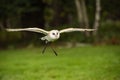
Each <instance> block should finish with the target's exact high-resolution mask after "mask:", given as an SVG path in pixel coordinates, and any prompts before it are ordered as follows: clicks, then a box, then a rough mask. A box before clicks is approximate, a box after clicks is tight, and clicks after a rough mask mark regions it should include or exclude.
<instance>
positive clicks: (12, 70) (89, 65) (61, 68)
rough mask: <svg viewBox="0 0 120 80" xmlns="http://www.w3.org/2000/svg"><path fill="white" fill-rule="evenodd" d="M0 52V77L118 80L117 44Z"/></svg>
mask: <svg viewBox="0 0 120 80" xmlns="http://www.w3.org/2000/svg"><path fill="white" fill-rule="evenodd" d="M57 52H58V53H59V55H58V56H55V55H54V54H53V53H52V51H51V50H50V49H47V50H46V52H45V54H44V55H43V54H41V48H34V49H17V50H6V51H5V50H4V51H0V80H120V46H85V47H76V48H62V49H57Z"/></svg>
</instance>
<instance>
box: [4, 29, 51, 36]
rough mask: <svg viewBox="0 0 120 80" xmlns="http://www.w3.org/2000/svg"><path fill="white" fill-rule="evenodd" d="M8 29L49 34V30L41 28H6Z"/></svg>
mask: <svg viewBox="0 0 120 80" xmlns="http://www.w3.org/2000/svg"><path fill="white" fill-rule="evenodd" d="M6 30H7V31H31V32H38V33H43V34H45V35H47V34H48V33H49V32H48V31H46V30H43V29H40V28H19V29H6Z"/></svg>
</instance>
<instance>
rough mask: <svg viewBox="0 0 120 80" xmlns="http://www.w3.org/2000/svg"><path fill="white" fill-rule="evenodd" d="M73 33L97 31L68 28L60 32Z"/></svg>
mask: <svg viewBox="0 0 120 80" xmlns="http://www.w3.org/2000/svg"><path fill="white" fill-rule="evenodd" d="M73 31H81V32H84V31H95V29H83V28H67V29H62V30H60V33H67V32H73Z"/></svg>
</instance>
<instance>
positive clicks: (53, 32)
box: [49, 30, 60, 39]
mask: <svg viewBox="0 0 120 80" xmlns="http://www.w3.org/2000/svg"><path fill="white" fill-rule="evenodd" d="M49 36H50V37H51V38H52V39H58V38H59V37H60V32H59V31H58V30H51V31H50V33H49Z"/></svg>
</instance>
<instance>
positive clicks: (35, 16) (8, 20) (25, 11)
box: [0, 0, 120, 47]
mask: <svg viewBox="0 0 120 80" xmlns="http://www.w3.org/2000/svg"><path fill="white" fill-rule="evenodd" d="M75 1H79V2H80V3H82V4H81V5H83V6H84V7H83V8H85V9H84V10H83V11H86V13H87V14H86V15H85V14H84V13H83V14H84V15H85V17H86V16H87V17H86V19H84V20H85V21H87V22H86V23H87V26H89V27H87V28H93V27H92V26H93V23H94V19H95V18H94V17H95V10H96V0H71V1H70V0H0V46H2V47H3V45H5V44H6V45H7V44H10V43H11V44H12V43H14V42H17V43H18V42H24V43H26V40H27V41H31V42H34V41H35V40H36V39H34V38H36V37H37V36H38V35H37V34H34V33H20V32H16V34H13V33H6V31H5V29H6V28H24V27H39V28H44V29H47V30H48V29H55V28H57V29H62V28H65V27H71V26H73V27H82V28H84V25H83V24H82V23H84V22H83V21H84V20H81V22H80V23H79V21H78V15H77V8H76V3H75ZM100 1H101V12H100V14H101V21H100V22H104V21H106V20H114V21H116V20H117V21H119V20H120V18H119V17H120V14H119V11H120V1H118V0H100ZM80 13H81V12H80ZM84 15H82V17H83V16H84ZM64 25H68V26H64ZM28 34H29V36H28ZM32 35H33V36H32ZM31 36H32V38H33V39H31ZM23 39H25V40H23ZM12 41H13V42H12Z"/></svg>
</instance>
